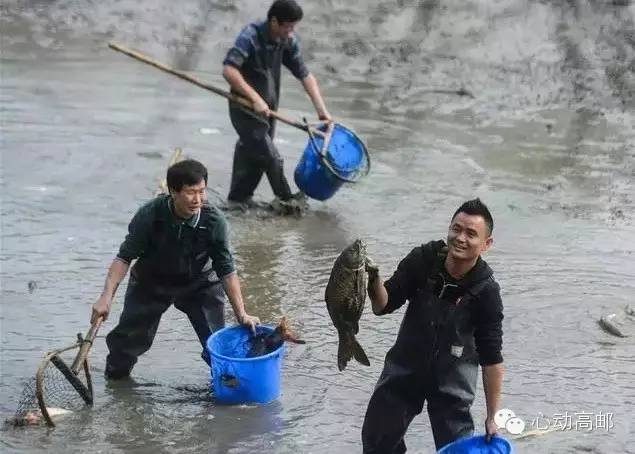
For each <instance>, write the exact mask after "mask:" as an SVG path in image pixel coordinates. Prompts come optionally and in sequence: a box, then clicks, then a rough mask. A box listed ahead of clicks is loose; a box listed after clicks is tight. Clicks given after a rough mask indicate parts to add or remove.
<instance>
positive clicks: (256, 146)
mask: <svg viewBox="0 0 635 454" xmlns="http://www.w3.org/2000/svg"><path fill="white" fill-rule="evenodd" d="M302 16H303V12H302V8H301V7H300V5H298V4H297V3H296V2H295V1H294V0H276V1H274V2H273V3H272V5H271V7H270V8H269V11H268V13H267V20H262V21H258V22H254V23H251V24H249V25H247V26H246V27H244V28H243V29H242V31H241V32H240V34H239V35H238V38H236V41H235V42H234V45H233V46H232V47H231V48H230V49H229V51H228V52H227V55H226V56H225V59H224V60H223V77H224V78H225V79H226V80H227V82H228V83H229V85H230V87H231V91H232V93H236V94H238V95H240V96H242V97H244V98H247V99H248V100H249V101H251V102H252V104H253V107H254V110H255V111H256V112H257V113H258V115H255V114H254V113H253V112H248V111H246V110H245V109H243V108H242V107H240V106H239V105H237V104H234V103H231V102H230V104H229V116H230V118H231V122H232V125H233V126H234V129H235V130H236V132H237V133H238V136H239V137H238V141H237V142H236V147H235V150H234V162H233V167H232V178H231V186H230V190H229V195H228V196H227V199H228V201H229V202H230V206H232V205H238V206H244V205H249V204H250V203H251V198H252V196H253V194H254V191H255V189H256V187H257V186H258V183H259V182H260V179H261V178H262V174H263V173H265V174H266V175H267V178H268V179H269V184H270V185H271V189H272V190H273V193H274V194H275V196H276V197H277V198H278V199H279V200H281V201H283V202H286V201H289V200H290V199H292V194H291V189H290V188H289V183H288V182H287V178H286V177H285V176H284V167H283V160H282V157H281V156H280V153H278V150H277V149H276V146H275V145H274V143H273V137H274V132H275V121H274V119H273V118H271V117H270V116H269V112H270V111H272V110H276V109H277V108H278V101H279V98H280V70H281V67H282V65H284V66H285V67H286V68H287V69H289V71H291V73H292V74H293V76H294V77H295V78H296V79H298V80H300V81H301V82H302V86H303V87H304V90H305V91H306V93H307V94H308V95H309V97H310V98H311V101H312V102H313V105H314V106H315V110H316V112H317V115H318V118H319V119H320V120H324V121H331V115H330V114H329V113H328V111H327V110H326V106H325V105H324V100H323V99H322V95H321V94H320V89H319V86H318V83H317V79H316V78H315V77H314V76H313V75H312V74H311V73H310V72H309V70H308V68H307V67H306V65H305V64H304V59H303V58H302V53H301V52H300V45H299V41H298V37H297V36H296V35H295V28H296V27H297V25H298V24H299V23H300V21H301V20H302ZM298 195H300V194H298Z"/></svg>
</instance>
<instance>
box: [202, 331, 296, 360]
mask: <svg viewBox="0 0 635 454" xmlns="http://www.w3.org/2000/svg"><path fill="white" fill-rule="evenodd" d="M258 327H260V328H267V329H268V330H271V331H273V330H274V329H275V327H273V326H271V325H258ZM236 329H245V330H247V329H249V328H247V327H245V326H242V325H235V326H227V327H225V328H222V329H219V330H218V331H216V332H215V333H213V334H212V335H211V336H210V337H209V338H208V339H207V342H206V346H207V347H208V349H209V353H210V356H212V358H218V359H222V360H225V361H234V362H239V363H253V362H257V361H261V360H265V359H269V358H273V357H274V356H278V355H280V354H281V353H283V352H284V348H285V345H284V342H283V343H282V345H281V346H280V347H279V348H277V349H276V350H274V351H272V352H271V353H267V354H266V355H262V356H256V357H254V358H234V357H232V356H226V355H221V354H220V353H216V352H215V351H214V349H213V348H212V342H213V341H212V340H213V339H214V337H215V336H218V335H220V334H221V333H223V332H225V331H230V330H236Z"/></svg>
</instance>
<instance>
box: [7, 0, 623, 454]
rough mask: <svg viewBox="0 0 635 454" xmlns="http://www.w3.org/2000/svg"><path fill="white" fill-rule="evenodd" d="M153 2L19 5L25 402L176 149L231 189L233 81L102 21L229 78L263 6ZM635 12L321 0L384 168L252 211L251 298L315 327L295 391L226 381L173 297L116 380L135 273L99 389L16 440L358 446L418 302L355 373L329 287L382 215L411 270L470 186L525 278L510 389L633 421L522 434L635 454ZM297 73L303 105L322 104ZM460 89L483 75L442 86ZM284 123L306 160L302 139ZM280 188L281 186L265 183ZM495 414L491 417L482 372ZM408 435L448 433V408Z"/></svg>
mask: <svg viewBox="0 0 635 454" xmlns="http://www.w3.org/2000/svg"><path fill="white" fill-rule="evenodd" d="M148 5H149V3H147V2H139V4H137V3H134V2H130V1H129V0H122V1H116V0H111V1H107V2H84V3H83V4H82V5H81V6H78V5H77V4H76V2H70V1H60V2H53V3H51V4H48V3H47V2H5V3H4V4H3V5H2V7H1V9H0V11H2V16H1V18H2V20H1V22H0V25H1V27H2V48H1V51H2V55H1V56H2V66H1V82H2V91H1V93H0V103H1V105H2V111H1V115H2V116H1V125H2V172H1V176H2V189H3V192H2V194H3V195H2V198H1V200H2V262H1V265H2V305H1V306H0V308H1V309H0V310H1V318H0V320H1V326H0V328H1V335H2V349H1V350H0V375H1V388H0V412H2V414H3V415H10V414H11V412H12V410H13V409H14V408H15V405H16V403H17V398H18V395H17V394H18V393H19V391H20V390H21V387H22V383H23V380H24V379H25V378H27V377H29V376H32V374H33V373H34V372H35V369H36V367H37V364H38V362H39V360H40V358H41V357H42V355H43V353H44V352H45V351H47V350H49V349H51V348H53V347H57V346H63V345H65V344H67V343H69V342H72V340H73V338H74V336H75V333H76V332H77V331H85V330H86V328H87V327H88V316H89V310H90V305H91V304H92V303H93V302H94V300H95V299H96V297H97V296H98V294H99V292H100V291H101V287H102V285H103V279H104V276H105V271H106V268H107V266H108V264H109V263H110V261H111V260H112V257H113V255H114V253H115V251H116V249H117V247H118V245H119V243H120V242H121V240H122V239H123V236H124V234H125V231H126V225H127V222H128V221H129V219H130V217H131V216H132V214H133V213H134V211H135V210H136V208H137V207H138V206H139V205H140V204H141V203H142V202H143V201H144V200H147V199H148V198H149V197H150V196H151V194H152V193H153V192H154V191H155V189H156V187H157V184H158V181H159V180H160V178H161V176H162V174H163V172H164V171H165V165H166V163H167V160H168V158H169V156H170V154H171V152H172V150H173V149H174V147H182V148H183V149H184V150H185V152H186V153H187V154H189V155H190V156H192V157H195V158H198V159H200V160H202V161H203V162H204V163H205V164H206V165H207V166H208V168H209V170H210V186H211V187H212V189H213V190H214V191H216V192H218V193H220V194H221V195H224V194H226V191H227V188H228V185H229V179H230V168H231V159H232V151H233V143H234V141H235V133H234V131H233V129H232V127H231V125H230V123H229V121H228V118H227V113H226V105H225V102H224V101H223V100H222V99H220V98H218V97H215V96H213V95H208V94H207V93H205V92H203V91H201V90H200V89H198V88H196V87H193V86H190V85H188V84H186V83H184V82H182V81H179V80H177V79H174V78H172V77H171V76H168V75H164V74H162V73H159V72H158V71H156V70H154V69H152V68H150V67H147V66H144V65H142V64H140V63H137V62H134V61H132V60H131V59H129V58H128V57H125V56H123V55H120V54H116V53H114V52H112V51H110V50H108V49H107V48H106V45H105V43H106V42H107V41H108V40H109V39H115V40H117V41H119V42H122V43H124V44H128V45H133V46H134V47H136V48H138V49H140V50H143V51H145V52H148V53H150V54H151V55H153V56H154V57H156V58H158V59H160V60H162V61H165V62H167V63H169V64H172V65H175V66H177V67H179V68H181V69H187V70H192V71H194V73H195V74H196V75H198V76H200V77H202V78H204V79H205V80H207V81H209V82H210V83H215V84H218V85H220V86H223V84H224V82H223V81H222V79H221V77H220V75H219V74H220V60H221V58H222V54H223V52H224V50H225V49H226V47H227V45H228V43H229V42H230V41H231V40H232V38H233V36H234V35H235V33H236V32H237V31H238V29H239V28H240V26H241V25H242V24H243V23H244V22H246V21H248V20H250V19H254V18H257V17H258V16H260V15H261V12H260V9H259V8H258V7H256V6H254V5H253V4H252V3H251V2H247V1H239V2H229V1H216V2H214V3H209V2H200V3H199V2H196V1H186V2H184V3H177V2H153V3H152V6H148ZM393 7H394V8H395V9H394V10H393V9H392V8H393ZM634 11H635V9H634V7H633V6H615V5H612V4H609V3H606V4H605V3H600V2H597V3H595V2H568V3H563V4H562V5H560V4H556V3H550V4H547V3H542V2H531V3H528V2H524V1H511V0H510V1H503V2H497V3H495V4H492V5H490V4H489V3H486V2H482V3H481V2H449V3H447V4H446V3H444V4H440V2H435V1H423V2H414V1H404V0H402V1H392V2H391V1H389V2H382V3H381V5H380V4H379V2H370V3H367V2H362V1H347V2H340V1H326V0H323V1H319V2H318V1H316V2H311V5H310V6H307V8H306V12H307V18H306V19H305V21H303V23H302V24H301V28H300V33H301V34H302V37H303V38H304V41H303V42H304V46H305V49H306V55H307V60H308V63H309V65H310V67H311V68H312V70H313V71H314V72H315V73H316V75H317V76H318V78H319V80H320V81H321V84H322V86H323V91H324V95H325V98H326V100H327V104H328V107H329V109H330V111H331V112H332V113H333V114H334V115H335V116H336V117H337V118H338V120H339V121H341V122H343V123H345V124H347V125H349V126H351V127H352V128H354V129H355V130H356V131H357V132H358V133H359V134H360V136H361V137H363V138H364V140H365V141H366V142H367V145H368V147H369V149H370V150H371V153H372V158H373V168H372V172H371V174H370V176H369V177H367V178H366V179H365V180H363V181H362V182H360V183H359V184H357V185H355V186H347V187H344V188H342V189H341V190H340V191H339V192H338V193H337V194H336V195H335V197H333V198H332V199H331V200H329V201H328V202H326V203H321V202H315V201H313V202H311V209H310V211H309V213H308V214H307V215H306V216H305V217H303V218H301V219H296V218H273V217H265V218H263V217H261V216H257V215H252V216H242V217H241V216H231V217H230V222H231V226H232V231H233V245H234V248H235V251H236V259H237V262H238V268H239V272H240V276H241V279H242V282H243V291H244V294H245V297H246V301H247V306H248V309H249V312H250V313H253V314H255V315H258V316H259V317H260V318H261V319H262V320H263V321H266V322H274V321H276V320H277V319H278V318H279V317H280V316H281V315H283V314H284V315H287V316H289V317H290V318H291V319H292V320H293V321H294V324H295V325H296V327H297V330H298V331H299V332H300V333H301V334H302V335H303V337H304V338H305V339H306V340H307V344H306V345H305V346H291V347H290V348H289V349H288V355H287V357H286V359H285V364H284V370H283V374H284V377H283V380H284V382H283V389H282V395H281V397H280V399H279V401H277V402H275V403H273V404H271V405H267V406H263V407H245V406H238V407H227V406H218V405H216V404H214V403H213V402H212V401H211V400H210V399H209V397H208V395H207V392H206V388H207V382H208V370H207V369H206V368H205V365H204V364H203V363H202V362H201V361H200V359H199V358H198V354H199V345H198V343H197V342H196V337H195V335H194V333H193V332H192V330H191V328H190V326H189V324H188V322H187V320H186V318H185V317H184V316H183V315H182V314H181V313H179V312H178V311H175V310H173V309H170V310H169V311H168V312H167V313H166V315H165V316H164V319H163V322H162V324H161V326H160V328H159V333H158V335H157V338H156V341H155V344H154V346H153V348H152V349H151V350H150V352H148V353H147V354H146V355H144V356H142V357H141V359H140V361H139V363H138V365H137V367H136V368H135V370H134V382H133V383H116V384H109V383H106V382H105V381H104V379H103V377H102V373H103V365H104V358H105V354H106V348H105V343H104V341H103V335H105V334H106V333H107V331H108V330H109V329H111V328H112V327H113V326H114V323H115V321H116V319H117V317H118V315H119V312H120V310H121V304H122V295H123V291H120V293H119V297H118V298H117V302H116V305H115V307H114V309H113V315H112V317H111V319H110V320H109V321H108V322H107V324H106V326H105V327H104V329H103V330H102V332H101V334H100V337H99V339H98V341H97V342H96V345H95V347H94V348H93V351H92V355H91V357H92V367H93V372H94V375H95V392H96V402H95V407H94V409H93V410H92V411H86V412H82V413H79V414H75V415H73V416H70V417H69V418H68V419H66V420H65V421H64V423H61V424H60V425H59V427H58V428H56V429H55V430H53V431H47V430H37V429H35V430H32V429H28V430H27V429H19V430H14V429H6V428H5V429H4V430H3V431H2V436H1V437H0V438H1V441H0V447H1V449H2V452H42V451H44V450H46V451H49V452H109V453H110V452H112V453H116V452H135V453H145V452H152V453H159V452H161V453H163V452H165V453H181V452H231V453H248V452H257V451H259V452H260V451H266V452H276V453H287V452H289V453H292V452H293V453H296V452H301V453H322V452H337V453H339V452H342V453H344V452H360V451H361V447H360V428H361V424H362V420H363V415H364V412H365V409H366V404H367V402H368V399H369V397H370V393H371V391H372V388H373V386H374V384H375V381H376V379H377V378H378V375H379V372H380V370H381V367H382V363H383V357H384V355H385V353H386V351H387V349H388V348H389V347H390V346H391V344H392V342H393V341H394V339H395V335H396V332H397V329H398V325H399V323H400V319H401V313H398V314H394V315H393V316H389V317H384V318H377V317H374V316H373V315H372V314H371V313H370V311H367V312H366V313H365V314H364V315H363V317H362V321H361V329H360V335H359V340H360V342H361V344H362V345H363V346H364V348H365V349H366V352H367V353H368V356H369V358H370V359H371V363H372V364H371V367H370V368H364V367H362V366H359V365H357V364H352V363H351V365H349V367H348V368H347V369H346V371H345V372H342V373H340V372H338V371H337V368H336V348H337V346H336V342H337V340H336V334H335V331H334V329H333V328H332V326H331V323H330V320H329V317H328V314H327V312H326V308H325V304H324V302H323V291H324V288H325V286H326V283H327V280H328V275H329V272H330V268H331V266H332V263H333V260H334V259H335V257H336V256H337V254H338V252H339V251H340V250H341V249H342V248H343V247H344V246H346V245H347V244H348V243H349V242H351V241H352V240H353V239H354V238H356V237H362V238H365V239H366V240H367V241H368V244H369V246H368V247H369V252H370V253H371V254H372V255H373V257H374V259H375V261H376V262H377V263H378V264H379V265H380V268H381V270H382V272H383V274H390V273H391V272H392V271H393V270H394V268H395V267H396V265H397V263H398V262H399V260H400V259H401V258H402V257H403V256H405V255H406V254H407V253H408V252H409V251H410V249H411V248H412V247H414V246H416V245H418V244H420V243H422V242H427V241H429V240H431V239H438V238H443V237H444V236H445V231H446V228H447V223H448V220H449V219H448V218H449V216H450V214H451V213H452V212H453V211H454V209H455V208H456V207H457V206H458V204H460V203H461V202H462V201H463V200H465V199H467V198H471V197H474V196H480V197H481V198H483V200H485V201H486V202H487V203H488V204H489V206H490V208H491V210H492V211H493V213H494V218H495V223H496V227H495V232H494V236H495V247H494V248H493V250H492V251H491V252H490V253H489V254H488V256H487V260H488V262H489V263H490V264H491V265H492V267H493V268H494V270H495V272H496V277H497V279H498V280H499V282H500V284H501V287H502V291H503V298H504V302H505V321H504V330H505V338H504V342H505V345H504V357H505V364H506V377H505V385H504V396H503V403H504V406H505V407H507V408H511V409H513V410H514V411H515V412H516V414H517V415H519V416H521V417H522V418H523V419H525V420H526V421H527V423H528V425H529V423H530V421H531V420H532V419H534V418H535V417H537V416H538V415H539V414H540V413H542V414H543V415H546V416H547V417H554V415H557V414H565V412H568V413H569V414H570V415H572V416H573V420H574V422H575V420H576V413H577V414H579V413H580V412H587V413H591V414H592V415H594V416H595V415H597V414H609V413H610V414H611V415H612V421H613V424H614V425H613V427H612V428H611V429H610V430H608V431H607V430H602V429H599V428H597V427H594V430H591V431H587V430H581V429H579V430H577V431H576V430H571V431H556V432H553V433H550V434H547V435H544V436H541V437H534V438H530V439H527V440H523V441H519V442H517V443H516V451H517V452H519V453H537V452H539V453H552V452H553V453H561V452H565V453H577V452H595V453H614V452H619V453H622V452H634V451H633V448H632V435H633V433H632V430H633V423H632V421H633V417H632V415H633V405H634V404H635V387H634V386H633V384H632V382H633V379H632V377H633V375H634V373H635V365H634V364H635V363H634V357H635V346H634V344H633V340H632V339H633V337H631V338H625V339H618V338H614V337H611V336H610V335H608V334H606V333H604V332H603V331H601V330H600V328H599V327H598V325H597V323H596V320H597V319H598V318H599V317H600V315H602V314H606V313H609V312H616V311H621V310H622V307H623V306H624V305H626V304H628V303H630V304H634V303H635V300H634V297H633V295H634V294H635V284H634V283H633V278H634V277H635V265H634V263H635V260H634V258H635V255H634V252H635V241H633V237H634V234H635V227H634V226H633V208H634V207H635V202H634V200H635V189H634V187H633V181H634V180H635V178H634V177H635V159H634V158H635V150H634V148H633V139H634V138H635V130H634V128H633V125H634V120H635V116H634V115H633V108H634V107H635V103H634V99H633V93H634V89H635V75H634V69H633V62H634V61H635V50H634V47H635V42H634V41H633V30H634V29H635V28H634V27H633V16H634ZM285 77H286V79H285V80H284V81H283V83H284V94H283V106H282V109H283V110H284V111H285V113H287V114H288V115H289V116H291V117H294V118H300V117H301V116H302V115H311V114H312V111H311V108H310V103H309V102H308V101H307V99H306V98H305V96H304V95H303V94H302V92H301V90H300V88H299V84H297V83H295V82H294V81H293V80H291V78H290V77H287V76H285ZM460 87H465V88H467V89H469V90H470V91H471V92H472V93H474V96H475V98H474V99H471V98H465V97H464V98H459V97H455V96H451V95H446V94H442V93H437V92H434V91H433V90H436V89H458V88H460ZM278 131H279V132H278V144H279V148H280V151H281V153H282V154H283V155H284V157H285V159H286V167H287V171H288V175H292V171H293V168H294V165H295V163H296V162H297V160H298V158H299V155H300V153H301V150H302V149H303V148H304V145H305V142H306V137H305V136H303V134H302V133H301V132H299V131H296V130H294V129H291V128H289V127H285V126H281V127H280V128H279V129H278ZM258 197H259V198H261V199H262V200H268V199H269V198H270V197H271V191H270V189H269V188H268V185H267V184H262V185H261V187H260V188H259V193H258ZM29 281H35V282H36V283H37V288H36V289H35V290H34V291H33V292H32V293H30V292H29V290H28V286H27V284H28V282H29ZM122 290H123V289H122ZM228 320H229V321H232V319H231V316H230V315H229V314H228ZM633 334H634V335H635V329H633ZM473 413H474V416H475V421H476V424H477V428H479V429H480V428H481V427H482V422H483V418H484V400H483V396H482V391H481V390H480V389H479V393H478V395H477V400H476V402H475V405H474V407H473ZM406 441H407V444H408V446H409V448H410V449H411V450H412V451H413V452H433V444H432V436H431V433H430V430H429V425H428V421H427V417H425V416H422V417H419V418H417V419H416V420H415V422H414V423H413V425H412V426H411V429H410V431H409V432H408V435H407V439H406Z"/></svg>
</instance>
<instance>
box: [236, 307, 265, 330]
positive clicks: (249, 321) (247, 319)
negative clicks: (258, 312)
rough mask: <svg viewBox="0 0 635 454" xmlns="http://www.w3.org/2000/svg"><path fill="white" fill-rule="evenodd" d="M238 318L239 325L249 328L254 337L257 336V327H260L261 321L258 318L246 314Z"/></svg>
mask: <svg viewBox="0 0 635 454" xmlns="http://www.w3.org/2000/svg"><path fill="white" fill-rule="evenodd" d="M237 318H238V323H240V324H241V325H243V326H247V327H248V328H249V329H250V330H251V332H252V333H253V334H254V335H255V334H256V325H260V319H259V318H258V317H254V316H252V315H249V314H247V313H246V312H245V313H244V314H242V315H241V316H240V317H237Z"/></svg>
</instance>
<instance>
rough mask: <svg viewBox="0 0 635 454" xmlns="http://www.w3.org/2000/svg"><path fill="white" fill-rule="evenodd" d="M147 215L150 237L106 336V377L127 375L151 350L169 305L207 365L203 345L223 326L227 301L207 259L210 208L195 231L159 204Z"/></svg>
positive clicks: (207, 358)
mask: <svg viewBox="0 0 635 454" xmlns="http://www.w3.org/2000/svg"><path fill="white" fill-rule="evenodd" d="M150 216H151V217H152V218H153V219H152V221H151V226H150V228H149V230H150V231H149V237H150V238H149V239H148V241H147V244H146V246H144V250H145V253H144V255H143V256H142V257H140V258H139V259H138V260H137V262H136V263H135V264H134V266H133V267H132V270H131V272H130V279H129V282H128V288H127V290H126V295H125V301H124V307H123V311H122V313H121V316H120V319H119V324H118V325H117V326H116V327H115V328H114V329H113V330H112V331H111V332H110V333H109V334H108V336H106V344H107V345H108V349H109V351H110V353H109V355H108V357H107V359H106V375H107V376H108V377H110V378H120V377H124V376H127V375H129V374H130V371H131V370H132V368H133V366H134V365H135V363H136V362H137V358H138V356H139V355H141V354H143V353H145V352H146V351H147V350H148V349H149V348H150V347H151V345H152V342H153V340H154V336H155V334H156V332H157V328H158V326H159V321H160V320H161V316H162V315H163V313H164V312H165V311H166V310H167V309H168V307H170V305H171V304H174V306H175V307H176V308H177V309H178V310H180V311H181V312H183V313H185V314H186V315H187V316H188V318H189V320H190V323H191V324H192V327H193V328H194V331H195V332H196V335H197V336H198V339H199V341H200V343H201V345H202V346H203V353H202V355H201V356H202V357H203V359H204V360H205V361H206V362H207V363H208V364H209V362H210V359H209V355H208V353H207V351H206V349H205V342H206V340H207V338H208V337H209V335H210V334H211V333H212V332H214V331H216V330H218V329H220V328H222V327H223V326H224V312H223V311H224V302H225V299H226V297H225V293H224V290H223V287H222V284H221V282H220V280H219V279H218V277H217V275H216V273H215V272H214V271H213V269H212V267H211V261H210V255H209V249H210V244H209V232H208V231H207V230H208V229H209V228H210V223H209V222H208V221H209V217H210V216H211V209H210V208H209V207H206V206H204V207H203V208H202V209H201V215H200V218H199V220H198V222H197V224H196V226H194V227H192V226H190V225H188V224H187V223H185V222H183V223H176V224H175V223H174V222H173V219H170V214H169V212H167V211H166V210H165V209H161V206H157V207H155V208H153V213H152V214H151V215H150ZM133 222H134V220H133ZM122 247H123V246H122Z"/></svg>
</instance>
